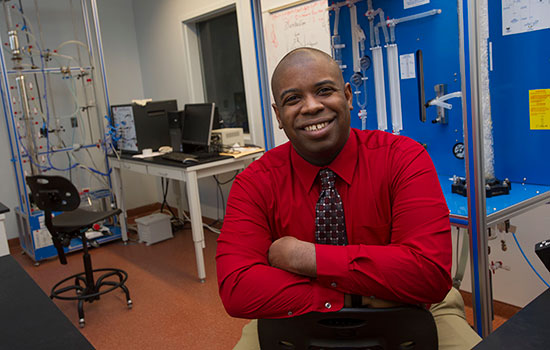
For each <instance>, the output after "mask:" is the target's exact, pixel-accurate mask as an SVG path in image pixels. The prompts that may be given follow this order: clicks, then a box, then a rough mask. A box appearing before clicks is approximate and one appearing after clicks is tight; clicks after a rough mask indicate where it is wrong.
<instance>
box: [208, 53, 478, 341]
mask: <svg viewBox="0 0 550 350" xmlns="http://www.w3.org/2000/svg"><path fill="white" fill-rule="evenodd" d="M272 90H273V95H274V99H275V103H274V105H273V108H274V110H275V114H276V116H277V120H278V122H279V127H280V128H282V129H283V130H284V131H285V134H286V135H287V137H288V138H289V140H290V142H287V143H285V144H283V145H281V146H279V147H277V148H275V149H273V150H271V151H269V152H267V153H266V154H265V155H264V156H263V157H262V158H261V159H259V160H257V161H256V162H254V163H252V164H251V165H250V166H249V167H248V168H247V169H246V170H245V171H244V172H243V173H241V174H240V175H239V176H238V177H237V179H236V180H235V182H234V183H233V186H232V188H231V193H230V196H229V199H228V203H227V212H226V216H225V219H224V225H223V228H222V233H221V235H220V237H219V239H218V249H217V256H216V261H217V272H218V284H219V291H220V296H221V299H222V302H223V304H224V306H225V308H226V310H227V312H228V313H229V314H230V315H231V316H234V317H242V318H282V317H289V316H297V315H300V314H304V313H307V312H311V311H320V312H331V311H338V310H340V309H341V308H342V307H343V306H344V305H346V304H349V296H350V295H359V296H362V300H363V304H368V305H371V306H375V307H377V306H385V305H393V304H395V303H411V304H436V303H440V302H442V300H443V299H445V298H446V296H447V295H449V296H452V300H447V299H449V296H448V297H447V299H445V300H446V302H443V303H442V304H437V305H433V306H432V308H433V309H438V308H439V309H445V310H446V311H445V312H443V313H447V314H449V310H451V309H452V310H455V309H456V310H458V311H456V312H454V311H451V312H450V314H452V316H454V317H456V318H457V319H460V320H459V323H460V325H456V324H452V325H449V324H448V323H449V322H448V321H444V322H439V321H438V319H437V317H436V323H437V324H438V331H439V338H440V346H441V347H445V346H446V345H452V344H453V343H456V344H455V345H457V347H455V348H456V349H469V348H471V346H473V345H474V344H475V343H476V342H477V341H479V337H477V334H475V332H473V331H472V329H471V328H470V327H469V326H468V325H467V323H466V321H465V318H464V314H463V301H462V299H461V298H460V294H459V293H458V292H457V291H456V290H453V292H451V293H449V290H450V289H451V276H450V270H451V248H452V245H451V232H450V224H449V210H448V208H447V206H446V203H445V199H444V197H443V193H442V191H441V187H440V185H439V182H438V179H437V174H436V172H435V168H434V166H433V163H432V161H431V159H430V157H429V155H428V153H427V152H426V150H425V149H424V148H423V147H422V146H421V145H420V144H418V143H417V142H415V141H413V140H411V139H409V138H406V137H403V136H395V135H392V134H389V133H386V132H380V131H358V130H355V129H352V128H351V127H350V110H351V109H352V108H353V107H352V96H353V94H352V91H351V87H350V85H349V83H344V80H343V77H342V74H341V72H340V69H339V67H338V65H337V64H336V62H335V61H333V60H332V58H331V57H330V56H328V55H327V54H325V53H323V52H322V51H319V50H315V49H306V48H302V49H297V50H294V51H292V52H290V53H289V54H287V55H286V56H285V57H284V58H283V59H282V60H281V62H280V63H279V65H278V66H277V68H276V69H275V71H274V73H273V79H272ZM324 169H329V170H328V171H330V173H331V174H333V180H332V182H333V185H334V190H335V191H336V193H337V194H336V196H337V197H338V199H337V200H338V203H339V204H338V206H339V207H338V208H340V209H339V210H340V212H339V214H338V215H339V216H336V217H335V220H341V221H340V223H339V225H340V227H341V228H342V229H343V230H344V232H343V234H344V235H345V237H343V240H344V241H345V243H343V245H331V244H320V243H316V242H319V231H320V230H319V223H320V222H321V223H323V222H324V220H325V219H324V218H323V217H321V219H319V207H318V200H319V198H320V195H322V192H323V193H324V191H325V190H324V189H321V184H320V181H319V179H318V178H319V176H318V174H319V173H320V171H325V170H324ZM331 205H332V204H331ZM342 207H343V210H342ZM332 208H334V207H332ZM342 214H343V215H342ZM331 220H332V219H331ZM335 222H336V221H335ZM333 235H334V234H333ZM332 238H334V237H332ZM329 239H331V238H329ZM461 303H462V304H461ZM432 312H433V310H432ZM453 312H454V313H453ZM450 327H455V328H456V327H459V331H460V330H461V329H463V332H462V333H464V334H465V335H464V334H461V335H459V336H458V337H457V336H456V335H453V336H448V337H445V336H442V335H443V334H442V332H443V333H448V330H446V328H450ZM460 327H462V328H460ZM255 332H256V329H255V324H254V323H251V324H250V325H249V326H248V327H245V330H243V338H242V339H241V342H240V343H239V344H238V345H237V348H242V349H258V348H259V345H258V340H257V333H255ZM248 333H251V334H250V335H248V336H247V334H248ZM459 338H460V339H459ZM457 339H458V340H457ZM445 348H446V349H447V348H449V349H450V348H452V347H445Z"/></svg>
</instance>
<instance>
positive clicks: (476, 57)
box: [465, 0, 493, 337]
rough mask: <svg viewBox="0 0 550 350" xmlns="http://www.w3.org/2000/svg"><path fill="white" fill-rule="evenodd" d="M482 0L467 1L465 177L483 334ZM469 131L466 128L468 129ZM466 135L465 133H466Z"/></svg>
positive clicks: (487, 306)
mask: <svg viewBox="0 0 550 350" xmlns="http://www.w3.org/2000/svg"><path fill="white" fill-rule="evenodd" d="M479 5H480V4H479V2H477V1H475V0H468V9H467V14H468V22H467V23H468V44H469V55H468V56H469V59H470V64H469V68H470V106H471V109H470V111H471V129H468V130H467V131H468V132H467V134H468V135H469V137H470V138H469V140H468V142H467V144H468V146H467V147H466V152H467V153H466V155H467V157H468V168H467V173H468V176H467V177H466V181H467V186H468V214H469V215H468V216H469V218H470V239H471V240H472V242H471V243H473V244H472V246H475V247H476V248H477V249H473V250H472V253H473V254H472V258H473V259H472V262H473V264H472V269H473V272H474V274H473V276H475V281H474V282H475V283H474V287H475V297H476V299H478V300H479V303H476V307H479V310H476V312H477V313H479V316H480V317H479V319H476V321H477V322H476V323H477V324H476V328H477V331H478V333H480V335H481V336H482V337H486V336H487V335H489V334H490V333H491V331H492V303H493V300H492V286H491V283H490V275H489V262H488V260H489V259H488V245H489V244H488V238H487V234H486V231H487V225H486V218H487V211H486V203H485V176H484V161H483V159H484V157H483V121H482V119H481V118H482V106H481V101H482V99H481V81H480V74H479V65H480V63H479V62H480V59H481V57H480V44H481V43H480V40H479V26H480V23H479V13H480V10H479ZM465 131H466V130H465ZM465 134H466V133H465ZM472 165H473V166H472Z"/></svg>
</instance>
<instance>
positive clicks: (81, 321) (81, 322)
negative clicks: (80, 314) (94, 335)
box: [78, 318, 86, 328]
mask: <svg viewBox="0 0 550 350" xmlns="http://www.w3.org/2000/svg"><path fill="white" fill-rule="evenodd" d="M78 325H79V326H80V328H84V326H85V325H86V322H84V319H83V318H81V319H80V320H78Z"/></svg>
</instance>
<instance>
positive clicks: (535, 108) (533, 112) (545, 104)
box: [529, 89, 550, 130]
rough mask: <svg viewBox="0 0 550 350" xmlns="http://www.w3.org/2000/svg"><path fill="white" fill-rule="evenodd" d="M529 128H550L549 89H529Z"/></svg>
mask: <svg viewBox="0 0 550 350" xmlns="http://www.w3.org/2000/svg"><path fill="white" fill-rule="evenodd" d="M529 118H530V126H531V130H550V89H540V90H529Z"/></svg>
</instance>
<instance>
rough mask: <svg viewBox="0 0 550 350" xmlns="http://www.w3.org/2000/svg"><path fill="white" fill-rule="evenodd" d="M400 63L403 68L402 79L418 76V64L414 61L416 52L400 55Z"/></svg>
mask: <svg viewBox="0 0 550 350" xmlns="http://www.w3.org/2000/svg"><path fill="white" fill-rule="evenodd" d="M399 65H400V68H401V79H414V78H416V66H415V63H414V53H408V54H405V55H400V56H399Z"/></svg>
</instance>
